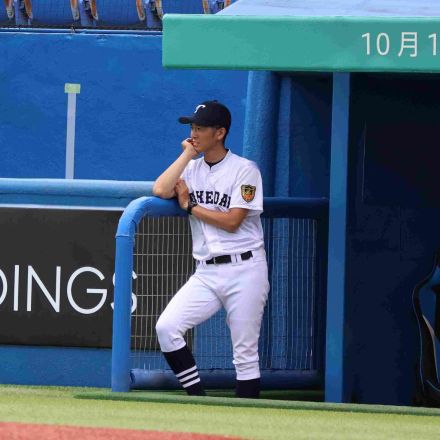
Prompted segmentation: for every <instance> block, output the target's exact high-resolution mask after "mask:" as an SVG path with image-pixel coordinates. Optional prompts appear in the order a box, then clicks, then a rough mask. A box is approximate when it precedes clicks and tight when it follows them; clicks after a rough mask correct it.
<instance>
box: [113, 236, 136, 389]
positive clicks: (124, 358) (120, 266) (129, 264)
mask: <svg viewBox="0 0 440 440" xmlns="http://www.w3.org/2000/svg"><path fill="white" fill-rule="evenodd" d="M133 245H134V240H133V237H132V236H129V235H122V236H117V237H116V263H115V266H116V270H115V299H114V311H113V341H112V347H113V349H112V391H118V392H127V391H130V330H131V288H132V272H133Z"/></svg>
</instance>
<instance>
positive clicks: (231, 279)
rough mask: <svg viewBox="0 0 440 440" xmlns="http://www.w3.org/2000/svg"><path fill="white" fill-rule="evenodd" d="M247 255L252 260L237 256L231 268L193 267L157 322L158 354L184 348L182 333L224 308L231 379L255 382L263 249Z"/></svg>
mask: <svg viewBox="0 0 440 440" xmlns="http://www.w3.org/2000/svg"><path fill="white" fill-rule="evenodd" d="M252 253H253V255H254V256H253V257H251V258H250V259H249V260H245V261H241V258H240V256H239V255H237V256H234V257H235V258H233V259H234V260H235V259H236V260H237V261H234V262H232V263H225V264H209V265H208V264H206V263H204V262H200V263H198V265H197V269H196V272H195V273H194V274H193V275H192V276H191V278H190V279H189V280H188V282H187V283H186V284H185V285H184V286H183V287H182V288H181V289H180V290H179V291H178V292H177V293H176V295H174V297H173V298H172V299H171V301H170V302H169V304H168V306H167V307H166V308H165V310H164V311H163V313H162V315H161V316H160V318H159V320H158V322H157V325H156V332H157V336H158V339H159V344H160V347H161V350H162V351H163V352H171V351H176V350H179V349H181V348H182V347H184V346H185V341H184V339H183V335H184V334H185V333H186V332H187V330H189V329H191V328H193V327H195V326H196V325H198V324H201V323H202V322H204V321H206V320H207V319H208V318H210V317H211V316H213V315H214V314H215V313H216V312H218V311H219V310H220V309H221V308H222V307H224V308H225V310H226V316H227V317H226V322H227V324H228V326H229V329H230V331H231V339H232V346H233V355H234V359H233V363H234V365H235V370H236V373H237V379H238V380H251V379H257V378H259V377H260V368H259V364H258V360H259V358H258V339H259V336H260V328H261V320H262V317H263V311H264V306H265V304H266V300H267V295H268V293H269V281H268V273H267V263H266V254H265V252H264V249H259V250H257V251H252Z"/></svg>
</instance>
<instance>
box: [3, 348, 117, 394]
mask: <svg viewBox="0 0 440 440" xmlns="http://www.w3.org/2000/svg"><path fill="white" fill-rule="evenodd" d="M0 358H1V359H2V360H3V361H2V362H1V363H0V383H2V384H17V385H52V386H55V385H57V386H90V387H109V386H110V358H111V350H110V349H92V348H73V347H72V348H70V347H67V348H63V347H29V346H15V345H6V346H0Z"/></svg>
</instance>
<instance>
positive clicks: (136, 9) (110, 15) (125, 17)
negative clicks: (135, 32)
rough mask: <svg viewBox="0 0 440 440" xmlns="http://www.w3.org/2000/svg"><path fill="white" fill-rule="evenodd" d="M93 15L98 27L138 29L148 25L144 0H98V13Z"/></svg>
mask: <svg viewBox="0 0 440 440" xmlns="http://www.w3.org/2000/svg"><path fill="white" fill-rule="evenodd" d="M91 6H92V4H91ZM92 15H94V17H93V18H94V21H95V23H96V26H98V27H123V28H130V29H138V28H146V26H147V24H146V11H145V1H144V0H96V14H92Z"/></svg>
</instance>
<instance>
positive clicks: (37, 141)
mask: <svg viewBox="0 0 440 440" xmlns="http://www.w3.org/2000/svg"><path fill="white" fill-rule="evenodd" d="M215 44H217V43H215ZM161 45H162V36H161V34H154V33H146V32H145V33H138V34H136V33H132V34H129V33H127V34H116V33H111V32H107V33H105V32H102V33H99V32H98V31H97V32H96V33H84V32H82V33H81V32H78V33H70V32H62V31H54V32H50V31H47V32H46V31H41V32H24V31H21V32H13V31H3V32H0V60H1V61H0V78H1V81H0V149H1V151H2V161H1V163H0V176H1V177H26V178H64V176H65V162H66V127H67V122H66V120H67V94H66V93H65V91H64V88H65V84H66V83H75V84H81V92H80V94H78V95H77V98H76V136H75V174H74V176H75V178H79V179H103V180H106V179H111V180H143V181H145V180H154V179H155V178H156V177H157V175H158V174H159V173H160V171H161V170H162V169H164V168H165V167H166V166H167V165H168V164H169V163H170V161H172V158H174V157H175V156H176V154H178V153H179V151H180V148H181V147H180V142H181V140H182V139H183V138H184V137H186V136H187V135H188V127H187V126H183V125H181V124H179V123H178V122H177V118H178V117H179V116H180V115H182V114H187V113H191V112H193V111H194V107H195V105H197V104H198V103H199V102H200V101H202V100H205V99H218V100H220V101H222V102H224V103H226V104H227V105H228V106H229V107H230V109H231V111H232V114H233V123H232V128H231V133H230V136H229V138H228V144H229V146H230V148H231V149H232V150H233V151H235V152H237V153H239V154H240V153H241V152H242V142H243V123H244V114H245V98H246V84H247V73H246V72H222V71H214V70H211V71H209V70H207V71H194V70H188V71H176V70H166V69H164V68H163V67H162V63H161V55H162V49H161Z"/></svg>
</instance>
